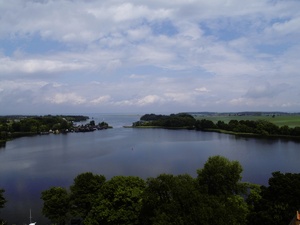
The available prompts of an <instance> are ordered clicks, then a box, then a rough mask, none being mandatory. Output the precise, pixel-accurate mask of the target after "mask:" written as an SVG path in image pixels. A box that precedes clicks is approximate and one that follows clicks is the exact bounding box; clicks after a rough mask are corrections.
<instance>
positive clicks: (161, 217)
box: [141, 174, 203, 225]
mask: <svg viewBox="0 0 300 225" xmlns="http://www.w3.org/2000/svg"><path fill="white" fill-rule="evenodd" d="M201 202H202V201H201V196H200V193H199V189H198V187H197V182H196V180H195V179H194V178H192V177H191V176H189V175H178V176H174V175H171V174H161V175H159V176H158V177H156V178H148V179H147V187H146V189H145V192H144V194H143V209H142V213H141V222H142V224H145V225H148V224H149V225H150V224H156V225H158V224H164V225H167V224H170V225H171V224H190V225H191V224H195V225H196V224H197V225H199V224H201V223H200V221H202V216H203V214H202V213H201V205H200V204H199V203H201Z"/></svg>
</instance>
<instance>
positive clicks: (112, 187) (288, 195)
mask: <svg viewBox="0 0 300 225" xmlns="http://www.w3.org/2000/svg"><path fill="white" fill-rule="evenodd" d="M242 171H243V168H242V166H241V165H240V163H239V162H238V161H230V160H228V159H227V158H225V157H222V156H213V157H210V158H209V159H208V160H207V162H206V163H205V164H204V167H203V168H201V169H198V170H197V177H195V178H193V177H191V176H190V175H188V174H183V175H176V176H175V175H172V174H161V175H159V176H157V177H150V178H147V179H146V180H144V179H141V178H139V177H134V176H115V177H113V178H111V179H110V180H106V178H105V176H103V175H98V174H93V173H91V172H86V173H82V174H79V175H78V176H77V177H75V179H74V182H73V184H72V185H71V186H70V187H69V188H68V189H67V188H63V187H51V188H49V189H48V190H44V191H43V192H42V193H41V199H42V200H43V209H42V213H43V214H44V215H45V216H46V217H47V218H49V219H50V220H51V221H52V222H53V223H55V224H60V225H63V224H66V223H68V222H69V221H70V220H72V221H73V223H75V222H76V221H77V222H78V224H79V223H80V222H81V223H83V224H86V225H97V224H105V225H110V224H111V225H115V224H125V225H126V224H128V225H133V224H136V225H139V224H143V225H173V224H175V225H177V224H178V225H214V224H233V225H250V224H251V225H252V224H256V225H271V224H272V225H286V224H288V223H289V222H290V221H291V220H292V218H293V217H294V215H295V213H296V210H298V209H299V207H300V198H299V197H298V196H299V194H300V186H299V183H300V174H292V173H285V174H283V173H281V172H274V173H272V177H271V178H270V179H269V186H267V187H266V186H260V185H257V184H251V183H245V182H241V179H242V176H241V173H242ZM4 203H5V199H4V198H3V190H2V191H0V207H3V205H4Z"/></svg>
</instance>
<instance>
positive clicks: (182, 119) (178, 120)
mask: <svg viewBox="0 0 300 225" xmlns="http://www.w3.org/2000/svg"><path fill="white" fill-rule="evenodd" d="M150 126H158V127H164V128H187V129H195V130H200V131H221V132H230V133H232V134H244V135H253V136H263V137H298V138H299V137H300V127H294V128H291V127H289V126H287V125H284V126H281V127H280V126H277V125H276V124H274V123H272V122H269V121H266V120H257V121H255V120H240V121H238V120H230V121H229V122H228V123H225V122H224V121H218V122H216V123H214V122H213V121H211V120H209V119H201V120H196V119H195V118H194V117H193V116H192V115H190V114H187V113H179V114H171V115H169V116H167V115H156V114H145V115H143V116H142V117H141V118H140V121H137V122H135V123H133V127H150Z"/></svg>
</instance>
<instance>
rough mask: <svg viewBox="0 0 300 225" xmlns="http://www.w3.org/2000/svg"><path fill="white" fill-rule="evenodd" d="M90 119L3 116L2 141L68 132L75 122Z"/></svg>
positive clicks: (1, 119) (0, 121)
mask: <svg viewBox="0 0 300 225" xmlns="http://www.w3.org/2000/svg"><path fill="white" fill-rule="evenodd" d="M86 119H88V117H86V116H68V115H66V116H51V115H47V116H3V117H0V141H1V140H2V141H4V140H7V139H10V138H16V137H21V136H27V135H34V134H40V133H44V132H49V130H53V131H56V130H57V131H66V130H68V129H70V128H71V127H72V125H73V122H76V121H83V120H86Z"/></svg>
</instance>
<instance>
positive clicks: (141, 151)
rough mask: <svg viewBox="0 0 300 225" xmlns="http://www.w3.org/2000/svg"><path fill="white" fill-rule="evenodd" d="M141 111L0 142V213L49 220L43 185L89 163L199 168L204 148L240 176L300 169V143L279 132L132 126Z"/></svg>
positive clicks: (106, 167)
mask: <svg viewBox="0 0 300 225" xmlns="http://www.w3.org/2000/svg"><path fill="white" fill-rule="evenodd" d="M138 118H139V116H138V115H94V117H93V119H94V120H95V121H96V122H100V121H102V120H105V121H107V122H108V123H109V124H111V125H113V126H114V128H113V129H109V130H101V131H95V132H91V133H70V134H60V135H45V136H36V137H24V138H20V139H16V140H14V141H11V142H8V143H7V144H6V146H5V147H4V148H0V188H4V189H5V198H6V199H7V200H8V203H7V204H6V205H5V208H4V209H2V210H1V214H0V217H1V218H4V219H6V220H7V221H8V222H9V224H25V223H27V224H28V222H29V210H30V209H31V211H32V216H33V218H34V220H36V221H37V222H38V224H50V223H49V222H48V221H47V219H45V218H44V217H43V216H42V215H41V208H42V201H41V200H40V194H41V191H43V190H46V189H48V188H50V187H51V186H62V187H69V186H70V185H71V184H72V182H73V179H74V178H75V176H77V175H78V174H80V173H83V172H87V171H91V172H94V173H97V174H103V175H105V176H106V178H107V179H110V178H111V177H113V176H115V175H126V176H127V175H133V176H140V177H142V178H147V177H150V176H157V175H159V174H161V173H172V174H183V173H189V174H191V175H192V176H196V170H197V169H199V168H202V167H203V164H204V163H205V162H206V161H207V159H208V157H209V156H213V155H223V156H225V157H227V158H229V159H230V160H238V161H239V162H240V163H241V164H242V166H243V168H244V172H243V181H249V182H252V183H258V184H264V185H267V182H268V179H269V177H271V173H272V172H274V171H281V172H294V173H299V172H300V167H299V163H298V162H299V158H300V144H299V143H295V142H292V141H283V140H263V139H247V138H236V137H235V136H231V135H224V134H218V133H207V132H196V131H187V130H165V129H130V128H123V127H122V126H123V125H131V123H132V122H134V121H136V120H138Z"/></svg>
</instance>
